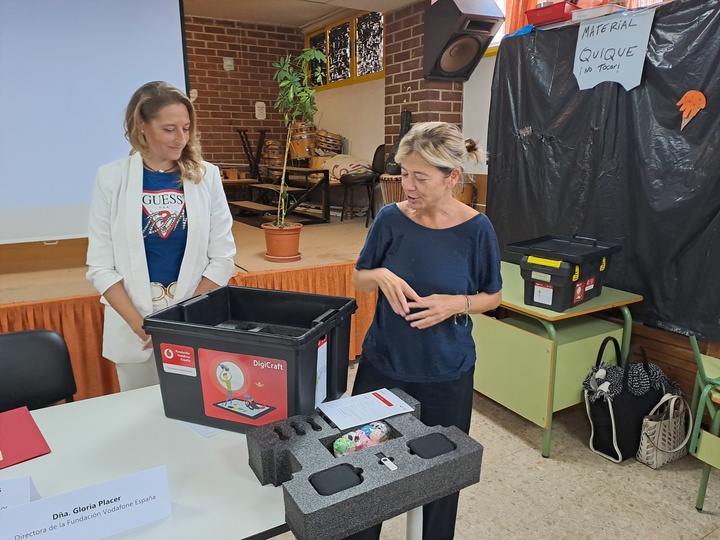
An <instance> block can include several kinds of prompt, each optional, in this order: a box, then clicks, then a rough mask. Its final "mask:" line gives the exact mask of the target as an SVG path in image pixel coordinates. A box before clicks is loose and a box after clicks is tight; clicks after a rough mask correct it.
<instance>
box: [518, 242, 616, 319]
mask: <svg viewBox="0 0 720 540" xmlns="http://www.w3.org/2000/svg"><path fill="white" fill-rule="evenodd" d="M505 248H506V249H507V251H510V252H514V253H521V254H523V255H524V257H523V258H522V259H521V261H520V274H521V275H522V277H523V279H524V280H525V290H524V301H525V304H526V305H528V306H537V307H541V308H545V309H549V310H552V311H558V312H562V311H565V310H566V309H569V308H571V307H574V306H577V305H579V304H582V303H583V302H587V301H588V300H590V299H592V298H595V297H597V296H600V293H601V292H602V286H603V277H604V275H605V272H606V271H607V268H608V264H609V261H610V255H612V254H613V253H616V252H618V251H620V245H618V244H611V243H608V242H602V241H599V240H596V239H594V238H584V237H577V236H573V237H566V236H541V237H539V238H534V239H531V240H524V241H522V242H515V243H512V244H507V245H506V246H505Z"/></svg>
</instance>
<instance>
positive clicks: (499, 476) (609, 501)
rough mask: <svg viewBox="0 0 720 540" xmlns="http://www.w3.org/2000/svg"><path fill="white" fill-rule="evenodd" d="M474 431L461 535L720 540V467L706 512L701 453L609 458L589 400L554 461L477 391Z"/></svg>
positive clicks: (564, 426)
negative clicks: (700, 496)
mask: <svg viewBox="0 0 720 540" xmlns="http://www.w3.org/2000/svg"><path fill="white" fill-rule="evenodd" d="M355 369H356V365H351V368H350V376H349V380H350V383H352V380H353V379H354V373H355ZM470 435H471V436H472V437H473V438H474V439H476V440H477V441H479V442H480V443H481V444H482V445H483V447H484V454H483V463H482V472H481V477H480V482H479V483H478V484H475V485H473V486H470V487H468V488H466V489H464V490H463V491H462V492H461V495H460V507H459V513H458V519H457V525H456V529H455V531H456V535H455V538H457V539H460V540H486V539H487V540H492V539H496V538H498V539H508V540H525V539H527V540H541V539H548V540H551V539H552V540H578V539H585V538H587V539H592V540H620V539H628V540H630V539H632V540H638V539H643V540H644V539H648V540H654V539H660V538H662V539H705V540H720V473H718V471H713V473H712V474H711V476H710V483H709V487H708V492H707V497H706V499H705V511H704V512H702V513H698V512H697V511H696V510H695V496H696V494H697V488H698V484H699V482H700V472H701V463H700V462H699V461H698V460H696V459H695V458H694V457H692V456H686V457H684V458H682V459H680V460H678V461H676V462H674V463H671V464H669V465H666V466H665V467H663V468H661V469H659V470H657V471H655V470H652V469H650V468H649V467H646V466H645V465H643V464H642V463H639V462H638V461H636V460H634V459H630V460H627V461H625V462H623V463H621V464H616V463H613V462H611V461H609V460H607V459H605V458H602V457H600V456H598V455H597V454H594V453H593V452H591V451H590V449H589V448H588V438H589V436H590V425H589V422H588V419H587V416H586V414H585V409H584V408H583V407H582V406H577V407H573V408H570V409H567V410H565V411H561V412H559V413H557V414H556V415H555V416H554V424H553V440H552V450H551V456H550V458H547V459H545V458H543V457H542V456H541V455H540V448H541V445H542V435H543V430H542V428H540V427H538V426H536V425H535V424H533V423H531V422H529V421H527V420H524V419H523V418H521V417H520V416H518V415H516V414H515V413H513V412H511V411H509V410H507V409H505V408H504V407H502V406H500V405H498V404H497V403H495V402H493V401H491V400H489V399H487V398H485V397H483V396H481V395H480V394H478V393H476V394H475V401H474V405H473V420H472V427H471V431H470ZM278 538H280V539H282V540H291V539H293V538H295V536H294V535H293V534H292V533H285V534H283V535H281V536H279V537H278ZM381 538H382V539H384V540H402V539H404V538H405V517H404V516H399V517H396V518H394V519H392V520H390V521H388V522H386V523H385V525H384V526H383V532H382V537H381Z"/></svg>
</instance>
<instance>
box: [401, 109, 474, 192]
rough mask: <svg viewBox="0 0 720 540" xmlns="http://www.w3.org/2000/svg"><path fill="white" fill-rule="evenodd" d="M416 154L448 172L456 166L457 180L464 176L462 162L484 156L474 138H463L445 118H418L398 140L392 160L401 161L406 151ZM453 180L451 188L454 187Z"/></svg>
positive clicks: (461, 180)
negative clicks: (458, 173)
mask: <svg viewBox="0 0 720 540" xmlns="http://www.w3.org/2000/svg"><path fill="white" fill-rule="evenodd" d="M413 153H414V154H417V155H419V156H420V157H421V158H423V159H424V160H425V161H427V162H428V163H429V164H430V165H432V166H433V167H436V168H437V169H439V170H440V171H441V172H442V173H443V174H444V175H445V176H448V175H449V174H450V173H451V172H452V170H453V169H455V168H458V169H460V181H459V182H458V184H460V183H462V182H463V181H464V180H465V173H464V172H463V162H465V161H466V160H472V161H475V162H476V163H477V162H478V161H479V160H480V159H484V158H485V152H484V151H483V150H481V149H480V148H479V147H478V145H477V142H476V141H475V140H474V139H465V138H464V137H463V134H462V132H461V131H460V128H458V127H457V126H456V125H455V124H449V123H448V122H419V123H417V124H414V125H413V126H412V127H411V128H410V131H408V132H407V133H406V134H405V136H404V137H403V138H402V140H401V141H400V144H399V145H398V150H397V152H396V154H395V161H397V162H398V163H400V164H402V160H403V158H404V157H405V156H407V155H408V154H413ZM458 184H456V186H455V189H454V191H458V190H459V188H458Z"/></svg>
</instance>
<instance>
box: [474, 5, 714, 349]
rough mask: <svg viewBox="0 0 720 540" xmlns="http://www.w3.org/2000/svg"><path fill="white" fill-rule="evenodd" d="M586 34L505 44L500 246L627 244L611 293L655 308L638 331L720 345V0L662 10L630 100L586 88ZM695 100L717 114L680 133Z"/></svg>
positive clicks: (616, 91)
mask: <svg viewBox="0 0 720 540" xmlns="http://www.w3.org/2000/svg"><path fill="white" fill-rule="evenodd" d="M577 36H578V26H577V25H573V26H565V27H562V28H556V29H549V30H540V31H539V30H537V29H534V30H533V31H532V32H530V33H529V34H526V35H515V36H508V37H506V38H505V39H504V40H503V41H502V42H501V44H500V48H499V52H498V57H497V59H496V64H495V73H494V78H493V83H492V97H491V105H490V123H489V125H490V127H489V130H488V141H489V142H488V156H489V158H488V159H489V161H488V210H487V213H488V217H490V219H491V221H492V223H493V225H494V226H495V229H496V231H497V233H498V238H499V240H500V245H501V246H504V245H505V244H507V243H511V242H518V241H522V240H527V239H531V238H536V237H539V236H544V235H548V234H549V235H563V236H572V235H574V234H577V235H578V236H586V237H592V238H597V239H600V240H603V241H606V242H612V243H618V244H620V245H621V246H622V249H621V251H620V252H619V253H617V254H615V255H613V256H612V258H611V260H610V263H609V265H608V270H607V274H606V277H605V281H604V284H605V285H608V286H610V287H614V288H617V289H622V290H626V291H631V292H634V293H637V294H641V295H642V296H643V297H644V301H643V302H642V303H640V304H634V305H633V306H631V307H630V309H631V312H632V314H633V318H634V320H636V321H639V322H643V323H645V324H649V325H652V326H658V327H661V328H665V329H668V330H672V331H676V332H680V333H683V334H687V333H689V332H692V333H695V334H698V335H699V336H701V337H703V338H705V339H708V340H711V341H720V145H719V144H718V141H719V139H720V114H719V113H720V0H715V1H709V2H702V1H699V0H691V1H682V0H675V1H674V2H671V3H669V4H665V5H662V6H660V7H658V8H657V11H656V13H655V19H654V22H653V27H652V31H651V34H650V39H649V43H648V50H647V54H646V60H645V65H644V69H643V77H642V82H641V84H640V86H638V87H636V88H634V89H632V90H630V91H626V90H625V89H624V88H623V87H622V86H621V85H620V84H618V83H614V82H605V83H601V84H599V85H598V86H596V87H595V88H593V89H589V90H582V91H581V90H579V89H578V85H577V82H576V80H575V76H574V74H573V62H574V54H575V43H576V41H577ZM688 90H699V91H701V92H703V93H704V94H705V96H706V99H707V105H706V107H705V108H704V109H702V110H701V111H700V112H699V113H698V114H697V116H695V118H694V119H692V121H690V122H689V123H688V124H687V125H686V127H685V128H684V129H683V130H682V131H681V130H680V125H681V119H682V112H681V111H680V108H679V107H678V105H677V102H678V101H679V100H680V99H681V98H682V96H683V95H684V94H685V92H686V91H688ZM503 260H507V261H513V262H517V260H518V255H516V254H513V253H508V252H504V253H503Z"/></svg>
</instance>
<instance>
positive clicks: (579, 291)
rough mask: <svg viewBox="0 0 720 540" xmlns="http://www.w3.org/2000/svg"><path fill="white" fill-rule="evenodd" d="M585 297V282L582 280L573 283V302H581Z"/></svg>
mask: <svg viewBox="0 0 720 540" xmlns="http://www.w3.org/2000/svg"><path fill="white" fill-rule="evenodd" d="M584 298H585V282H584V281H582V282H580V283H578V284H577V285H575V294H574V295H573V304H577V303H578V302H582V301H583V299H584Z"/></svg>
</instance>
